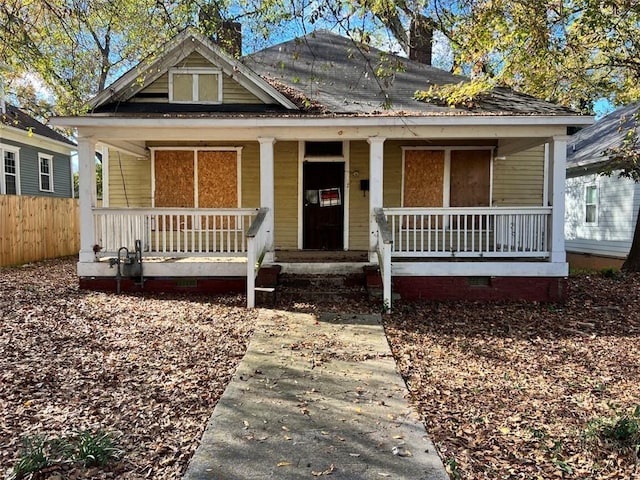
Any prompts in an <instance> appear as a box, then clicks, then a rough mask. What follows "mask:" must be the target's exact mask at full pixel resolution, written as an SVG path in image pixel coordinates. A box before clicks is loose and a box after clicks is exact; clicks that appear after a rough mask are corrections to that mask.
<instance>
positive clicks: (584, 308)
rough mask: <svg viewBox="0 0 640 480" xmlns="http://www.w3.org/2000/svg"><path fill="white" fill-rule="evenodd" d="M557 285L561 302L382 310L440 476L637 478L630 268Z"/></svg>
mask: <svg viewBox="0 0 640 480" xmlns="http://www.w3.org/2000/svg"><path fill="white" fill-rule="evenodd" d="M569 286H570V298H569V300H568V301H567V303H566V304H565V305H561V306H556V305H531V304H524V305H523V304H515V303H511V304H501V305H496V304H494V305H490V304H474V303H442V304H437V303H431V304H424V305H415V304H414V305H404V306H402V305H400V306H399V307H398V310H399V311H397V312H396V313H395V314H394V315H392V316H391V318H389V319H388V323H387V325H386V330H387V336H388V337H389V340H390V342H391V344H392V349H393V351H394V355H395V356H396V359H397V361H398V364H399V367H400V370H401V372H402V374H403V375H404V377H405V380H406V381H407V384H408V386H409V388H410V390H411V392H412V394H413V396H414V400H415V402H416V404H417V406H418V408H419V410H420V412H421V413H422V414H423V416H424V418H425V423H426V425H427V429H428V430H429V432H430V436H431V437H432V439H433V440H434V442H435V443H436V445H437V446H438V449H439V451H440V454H441V456H442V457H443V460H444V462H445V465H446V466H447V468H448V470H449V473H450V474H451V477H452V478H454V479H458V478H460V479H548V478H568V479H569V478H576V479H577V478H579V479H609V478H611V479H638V478H640V462H639V460H638V453H639V452H638V448H640V431H638V426H639V425H640V407H638V405H640V276H638V275H631V276H624V277H616V278H607V277H606V276H603V275H600V274H596V275H579V276H577V277H573V278H570V280H569ZM636 409H637V410H636ZM634 410H635V412H634ZM634 413H635V415H634Z"/></svg>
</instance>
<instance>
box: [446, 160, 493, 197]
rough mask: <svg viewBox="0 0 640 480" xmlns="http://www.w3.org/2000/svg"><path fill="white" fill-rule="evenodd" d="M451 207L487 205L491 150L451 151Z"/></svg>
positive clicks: (489, 189)
mask: <svg viewBox="0 0 640 480" xmlns="http://www.w3.org/2000/svg"><path fill="white" fill-rule="evenodd" d="M450 178H451V189H450V197H449V199H450V200H449V201H450V205H451V206H452V207H486V206H489V200H490V199H489V196H490V191H491V188H490V182H491V152H490V151H489V150H453V151H452V152H451V177H450Z"/></svg>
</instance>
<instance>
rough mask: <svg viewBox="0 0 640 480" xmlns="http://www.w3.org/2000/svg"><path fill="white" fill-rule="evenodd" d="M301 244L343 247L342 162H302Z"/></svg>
mask: <svg viewBox="0 0 640 480" xmlns="http://www.w3.org/2000/svg"><path fill="white" fill-rule="evenodd" d="M302 185H303V199H302V201H303V202H304V204H303V205H304V208H303V239H302V242H303V248H305V249H310V250H342V249H343V247H344V244H343V233H344V206H343V205H344V162H304V170H303V182H302Z"/></svg>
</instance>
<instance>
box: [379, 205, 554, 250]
mask: <svg viewBox="0 0 640 480" xmlns="http://www.w3.org/2000/svg"><path fill="white" fill-rule="evenodd" d="M551 212H552V209H551V207H523V208H515V207H486V208H462V207H452V208H385V209H384V214H385V216H386V219H387V222H388V224H389V228H390V231H391V235H392V239H393V247H392V256H393V257H435V258H437V257H441V258H445V257H449V258H451V257H469V258H470V257H478V258H481V257H492V258H494V257H498V258H499V257H502V258H515V257H518V258H521V257H535V258H541V257H543V258H544V257H548V256H549V255H550V252H549V231H550V227H549V225H550V220H551Z"/></svg>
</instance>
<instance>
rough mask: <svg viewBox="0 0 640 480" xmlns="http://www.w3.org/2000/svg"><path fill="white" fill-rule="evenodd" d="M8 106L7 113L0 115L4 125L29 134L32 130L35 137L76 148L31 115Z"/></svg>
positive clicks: (0, 120) (0, 121) (69, 141)
mask: <svg viewBox="0 0 640 480" xmlns="http://www.w3.org/2000/svg"><path fill="white" fill-rule="evenodd" d="M6 106H7V113H5V114H2V113H0V123H4V124H5V125H7V126H9V127H14V128H18V129H20V130H24V131H27V132H28V131H29V130H31V132H32V133H33V134H34V135H40V136H41V137H45V138H49V139H51V140H56V141H58V142H62V143H66V144H67V145H70V146H73V147H75V146H76V144H75V143H73V142H72V141H71V140H69V139H68V138H67V137H65V136H64V135H61V134H60V133H58V132H56V131H55V130H53V129H51V128H49V127H47V126H46V125H44V124H43V123H40V122H39V121H38V120H36V119H35V118H33V117H31V116H30V115H27V114H26V113H24V112H23V111H22V110H20V109H19V108H17V107H14V106H13V105H11V104H9V103H7V104H6Z"/></svg>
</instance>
